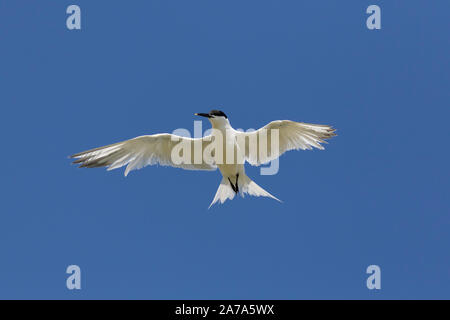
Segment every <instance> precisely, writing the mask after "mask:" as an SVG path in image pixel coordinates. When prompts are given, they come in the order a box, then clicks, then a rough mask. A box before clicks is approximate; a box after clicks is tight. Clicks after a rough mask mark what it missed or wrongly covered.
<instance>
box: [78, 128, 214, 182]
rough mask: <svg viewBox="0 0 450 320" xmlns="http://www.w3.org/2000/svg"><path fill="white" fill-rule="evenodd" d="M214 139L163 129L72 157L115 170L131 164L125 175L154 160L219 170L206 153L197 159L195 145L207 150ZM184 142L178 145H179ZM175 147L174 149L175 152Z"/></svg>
mask: <svg viewBox="0 0 450 320" xmlns="http://www.w3.org/2000/svg"><path fill="white" fill-rule="evenodd" d="M210 141H211V139H210V137H204V138H186V137H180V136H177V135H173V134H169V133H161V134H154V135H147V136H140V137H136V138H133V139H130V140H126V141H122V142H118V143H114V144H111V145H108V146H104V147H100V148H95V149H91V150H87V151H83V152H80V153H77V154H74V155H72V156H70V157H71V158H75V159H76V160H75V161H74V162H73V163H78V164H80V167H87V168H95V167H108V170H113V169H117V168H120V167H123V166H125V165H127V168H126V170H125V176H126V175H128V173H129V172H130V171H131V170H134V169H141V168H142V167H145V166H148V165H154V164H160V165H163V166H172V167H177V168H183V169H188V170H216V169H217V167H216V165H214V164H211V163H207V162H205V161H204V160H203V157H202V158H201V159H200V161H195V160H197V159H195V158H194V156H195V150H194V149H196V150H197V152H198V151H201V152H203V150H204V148H205V147H206V146H207V145H208V144H209V143H210ZM180 143H181V144H184V146H185V148H184V149H183V150H182V151H181V149H180V150H179V149H177V150H174V148H175V147H176V146H177V145H178V144H180ZM182 146H183V145H178V147H179V148H181V147H182ZM189 148H190V149H189ZM200 149H201V150H200ZM172 151H174V154H173V153H172ZM175 151H176V152H175ZM189 151H190V154H188V153H187V154H186V158H184V159H185V160H187V161H184V162H183V161H179V158H180V155H181V158H182V156H183V153H184V152H189ZM174 155H175V157H174ZM175 158H176V159H175ZM197 158H198V157H197Z"/></svg>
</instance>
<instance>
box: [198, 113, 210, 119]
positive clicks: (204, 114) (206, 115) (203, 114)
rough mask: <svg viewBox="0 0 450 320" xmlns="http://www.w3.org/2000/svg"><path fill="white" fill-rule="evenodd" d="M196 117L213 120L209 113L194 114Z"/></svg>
mask: <svg viewBox="0 0 450 320" xmlns="http://www.w3.org/2000/svg"><path fill="white" fill-rule="evenodd" d="M194 115H196V116H200V117H205V118H211V116H210V115H209V114H208V113H194Z"/></svg>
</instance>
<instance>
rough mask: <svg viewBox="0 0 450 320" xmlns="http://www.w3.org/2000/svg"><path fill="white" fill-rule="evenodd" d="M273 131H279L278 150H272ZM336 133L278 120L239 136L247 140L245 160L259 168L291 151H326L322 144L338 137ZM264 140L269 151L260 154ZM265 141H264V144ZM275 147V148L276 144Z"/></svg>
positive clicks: (328, 127)
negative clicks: (313, 149)
mask: <svg viewBox="0 0 450 320" xmlns="http://www.w3.org/2000/svg"><path fill="white" fill-rule="evenodd" d="M272 129H278V139H274V140H278V142H277V143H278V150H276V149H274V150H272V135H273V134H274V131H272ZM334 132H335V129H333V128H332V127H331V126H327V125H318V124H309V123H303V122H295V121H290V120H276V121H272V122H270V123H268V124H267V125H266V126H264V127H262V128H261V129H259V130H256V131H252V132H239V133H238V135H243V136H241V138H243V137H244V138H245V160H247V162H249V163H250V164H251V165H254V166H259V165H261V164H264V163H267V162H269V161H272V160H275V159H276V158H278V157H279V156H281V155H282V154H283V153H285V152H286V151H289V150H298V149H302V150H306V149H309V150H311V149H312V147H315V148H318V149H324V147H323V146H322V145H321V143H326V142H325V141H324V140H325V139H329V138H331V137H334V136H335V135H336V134H335V133H334ZM275 137H276V136H275ZM275 137H274V138H275ZM238 139H239V137H238ZM262 139H264V140H265V141H267V144H265V145H267V150H262V152H260V151H261V150H260V149H261V144H260V140H262ZM264 140H262V141H263V143H264ZM252 146H253V148H252ZM273 146H274V147H273V148H275V147H276V144H274V145H273ZM265 151H267V152H265Z"/></svg>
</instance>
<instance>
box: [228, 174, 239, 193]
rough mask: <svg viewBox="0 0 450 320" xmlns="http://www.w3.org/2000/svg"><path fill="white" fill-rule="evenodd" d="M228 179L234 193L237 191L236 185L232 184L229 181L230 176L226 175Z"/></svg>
mask: <svg viewBox="0 0 450 320" xmlns="http://www.w3.org/2000/svg"><path fill="white" fill-rule="evenodd" d="M228 181H229V182H230V185H231V189H233V191H234V193H237V191H236V187H235V186H234V184H233V183H232V182H231V180H230V177H228Z"/></svg>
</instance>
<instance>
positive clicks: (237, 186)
mask: <svg viewBox="0 0 450 320" xmlns="http://www.w3.org/2000/svg"><path fill="white" fill-rule="evenodd" d="M238 179H239V173H236V193H238V192H239V185H238Z"/></svg>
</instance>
